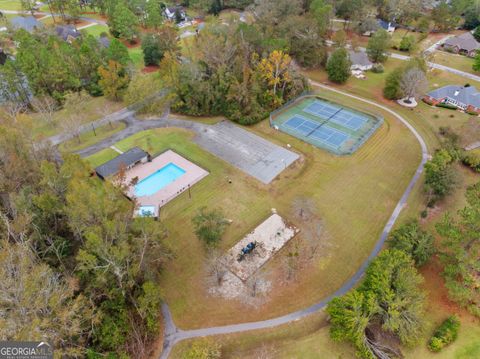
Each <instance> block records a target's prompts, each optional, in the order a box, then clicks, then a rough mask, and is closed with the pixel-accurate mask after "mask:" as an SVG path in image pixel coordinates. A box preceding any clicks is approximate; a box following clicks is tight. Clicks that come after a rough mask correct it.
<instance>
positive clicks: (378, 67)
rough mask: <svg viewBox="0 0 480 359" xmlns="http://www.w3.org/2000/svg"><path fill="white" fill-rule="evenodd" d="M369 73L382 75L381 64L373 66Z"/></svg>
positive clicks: (382, 68) (383, 69)
mask: <svg viewBox="0 0 480 359" xmlns="http://www.w3.org/2000/svg"><path fill="white" fill-rule="evenodd" d="M371 71H372V72H373V73H375V74H383V72H384V71H385V68H384V67H383V65H382V64H374V65H373V67H372V70H371Z"/></svg>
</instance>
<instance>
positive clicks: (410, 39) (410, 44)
mask: <svg viewBox="0 0 480 359" xmlns="http://www.w3.org/2000/svg"><path fill="white" fill-rule="evenodd" d="M415 41H416V40H415V36H413V35H408V36H405V37H404V38H403V39H402V41H401V42H400V46H399V47H398V49H399V50H400V51H408V52H410V51H412V50H413V49H414V48H415Z"/></svg>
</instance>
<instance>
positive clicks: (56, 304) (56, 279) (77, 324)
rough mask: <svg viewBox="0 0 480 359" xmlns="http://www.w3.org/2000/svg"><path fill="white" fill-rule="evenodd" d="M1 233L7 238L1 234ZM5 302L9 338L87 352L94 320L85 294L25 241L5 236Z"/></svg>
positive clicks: (1, 257)
mask: <svg viewBox="0 0 480 359" xmlns="http://www.w3.org/2000/svg"><path fill="white" fill-rule="evenodd" d="M2 238H5V236H4V233H2ZM0 276H1V277H2V280H1V282H0V307H1V308H2V313H3V315H2V320H1V322H2V325H0V336H1V337H2V338H4V340H32V339H35V340H47V341H49V342H51V343H52V344H53V345H54V347H55V351H56V353H57V354H58V355H60V356H67V357H75V356H83V355H84V353H85V348H86V345H87V343H86V337H85V336H84V333H85V332H86V331H87V330H88V328H89V327H90V323H91V322H92V321H94V314H93V312H92V310H91V308H90V307H89V305H88V302H87V300H86V298H84V297H83V296H81V295H80V296H77V297H76V296H75V295H74V288H73V287H72V286H69V285H67V283H66V281H65V279H64V278H61V277H60V276H59V275H58V274H56V273H54V271H53V270H52V269H51V268H49V266H48V265H46V264H45V263H41V262H39V261H38V259H37V258H36V256H35V254H34V253H33V252H32V251H31V250H30V249H29V248H28V245H26V244H20V243H16V244H12V243H9V242H8V241H7V240H6V239H2V240H1V241H0Z"/></svg>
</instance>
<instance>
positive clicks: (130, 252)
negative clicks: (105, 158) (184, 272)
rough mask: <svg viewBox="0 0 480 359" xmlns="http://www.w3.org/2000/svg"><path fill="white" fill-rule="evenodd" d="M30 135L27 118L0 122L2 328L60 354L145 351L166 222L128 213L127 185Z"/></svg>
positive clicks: (8, 335)
mask: <svg viewBox="0 0 480 359" xmlns="http://www.w3.org/2000/svg"><path fill="white" fill-rule="evenodd" d="M33 143H34V141H33V140H32V138H31V134H30V133H29V131H28V129H26V128H24V126H21V125H17V124H15V123H12V122H6V121H2V123H1V125H0V199H1V200H0V273H1V274H2V283H1V284H0V286H1V291H2V294H1V295H0V307H2V308H3V310H6V312H8V315H7V316H5V317H3V319H2V323H3V324H2V326H1V327H0V335H1V336H2V338H5V339H6V340H22V339H23V340H40V341H50V342H53V345H54V347H55V350H56V352H57V353H59V355H60V356H65V357H73V356H75V357H87V358H101V357H105V356H109V357H112V358H113V357H132V358H141V357H145V356H147V354H148V353H147V351H148V348H149V344H150V343H151V342H152V341H153V340H154V339H155V338H156V336H157V335H158V334H159V332H158V330H159V324H160V321H161V318H160V317H159V316H160V301H161V298H162V291H161V288H160V287H159V285H158V276H159V274H160V272H161V269H162V266H163V263H164V261H165V260H166V259H168V258H169V256H170V254H169V253H170V252H169V250H168V248H167V247H166V245H165V239H166V236H167V234H166V232H165V230H164V228H163V226H162V225H161V224H160V223H159V222H156V221H154V220H153V219H150V218H142V219H135V220H134V219H133V210H134V207H135V203H133V202H131V201H129V200H127V199H126V198H125V196H124V195H123V190H124V189H125V187H124V186H121V187H120V188H118V187H115V186H114V185H112V184H110V183H108V182H101V181H100V180H99V179H98V178H96V177H94V176H91V170H90V168H89V167H88V166H87V165H85V164H84V163H83V162H82V161H81V160H80V159H79V158H78V157H77V156H74V155H67V156H64V158H63V162H62V163H59V162H57V161H55V159H54V158H52V153H54V151H52V150H51V149H50V148H48V147H43V146H40V145H38V144H36V145H34V144H33ZM126 185H127V184H125V186H126Z"/></svg>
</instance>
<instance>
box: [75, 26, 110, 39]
mask: <svg viewBox="0 0 480 359" xmlns="http://www.w3.org/2000/svg"><path fill="white" fill-rule="evenodd" d="M81 31H83V32H86V33H87V34H89V35H93V36H95V37H99V36H100V35H101V34H102V33H104V32H105V33H107V34H108V26H107V25H94V26H89V27H87V28H85V29H83V30H81Z"/></svg>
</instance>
